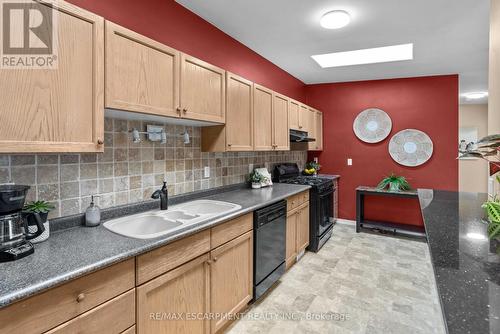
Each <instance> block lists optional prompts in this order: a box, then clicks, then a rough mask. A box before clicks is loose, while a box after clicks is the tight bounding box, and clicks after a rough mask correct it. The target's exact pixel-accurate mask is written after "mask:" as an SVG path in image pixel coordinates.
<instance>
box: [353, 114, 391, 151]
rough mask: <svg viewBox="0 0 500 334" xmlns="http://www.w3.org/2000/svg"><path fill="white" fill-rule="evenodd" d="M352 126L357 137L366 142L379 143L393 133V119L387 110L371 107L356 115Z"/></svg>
mask: <svg viewBox="0 0 500 334" xmlns="http://www.w3.org/2000/svg"><path fill="white" fill-rule="evenodd" d="M352 128H353V130H354V133H355V134H356V137H358V138H359V139H360V140H362V141H364V142H365V143H378V142H380V141H382V140H384V139H385V138H387V136H388V135H389V133H391V129H392V121H391V118H390V117H389V115H387V114H386V113H385V111H383V110H381V109H376V108H370V109H366V110H364V111H362V112H360V113H359V115H358V116H356V119H355V120H354V123H353V125H352Z"/></svg>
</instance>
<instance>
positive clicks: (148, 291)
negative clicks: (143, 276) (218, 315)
mask: <svg viewBox="0 0 500 334" xmlns="http://www.w3.org/2000/svg"><path fill="white" fill-rule="evenodd" d="M209 312H210V268H209V255H208V254H204V255H202V256H200V257H198V258H196V259H194V260H192V261H190V262H188V263H186V264H183V265H181V266H180V267H178V268H176V269H174V270H172V271H169V272H168V273H166V274H163V275H161V276H159V277H157V278H155V279H153V280H151V281H150V282H148V283H145V284H143V285H141V286H139V287H138V288H137V319H136V321H137V324H136V330H137V333H138V334H146V333H147V334H167V333H168V334H170V333H172V334H182V333H186V334H197V333H209V332H210V323H209V320H208V318H207V317H204V315H206V314H209Z"/></svg>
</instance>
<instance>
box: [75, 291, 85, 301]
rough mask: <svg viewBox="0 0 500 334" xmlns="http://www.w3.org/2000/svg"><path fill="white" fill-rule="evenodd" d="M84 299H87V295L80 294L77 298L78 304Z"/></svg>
mask: <svg viewBox="0 0 500 334" xmlns="http://www.w3.org/2000/svg"><path fill="white" fill-rule="evenodd" d="M84 299H85V294H84V293H80V294H78V296H77V297H76V302H77V303H81V302H82V301H83V300H84Z"/></svg>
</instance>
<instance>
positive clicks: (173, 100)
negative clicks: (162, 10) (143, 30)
mask: <svg viewBox="0 0 500 334" xmlns="http://www.w3.org/2000/svg"><path fill="white" fill-rule="evenodd" d="M179 70H180V53H179V52H178V51H176V50H174V49H172V48H170V47H168V46H165V45H163V44H161V43H159V42H156V41H154V40H152V39H149V38H147V37H144V36H142V35H139V34H138V33H136V32H133V31H131V30H128V29H125V28H123V27H121V26H119V25H117V24H114V23H112V22H109V21H106V107H107V108H115V109H121V110H128V111H135V112H143V113H148V114H155V115H160V116H170V117H178V116H179V110H178V107H179Z"/></svg>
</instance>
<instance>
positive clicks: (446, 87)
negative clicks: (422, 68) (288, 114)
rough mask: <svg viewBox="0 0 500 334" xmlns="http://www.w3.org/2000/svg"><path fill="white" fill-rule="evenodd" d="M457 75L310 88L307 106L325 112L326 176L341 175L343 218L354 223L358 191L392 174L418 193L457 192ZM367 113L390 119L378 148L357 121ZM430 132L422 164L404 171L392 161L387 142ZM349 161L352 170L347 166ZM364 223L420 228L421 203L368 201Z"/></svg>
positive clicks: (321, 155)
mask: <svg viewBox="0 0 500 334" xmlns="http://www.w3.org/2000/svg"><path fill="white" fill-rule="evenodd" d="M458 94H459V93H458V75H447V76H434V77H418V78H408V79H392V80H376V81H362V82H348V83H334V84H318V85H310V86H307V87H306V96H307V103H308V104H309V105H311V106H313V107H316V108H318V109H319V110H321V111H323V117H324V151H323V152H321V153H319V154H318V153H314V152H310V153H309V158H310V159H312V158H313V157H316V156H317V157H319V161H320V164H321V165H322V166H323V169H322V172H325V173H333V174H340V175H341V179H340V192H339V217H340V218H344V219H355V217H356V202H355V190H354V189H355V188H356V187H357V186H360V185H366V186H375V185H377V183H378V182H379V181H380V180H381V179H382V177H384V176H385V175H388V174H390V173H391V172H394V173H396V174H399V175H403V176H406V177H407V178H408V179H409V182H410V184H411V185H412V186H413V187H414V188H433V189H443V190H455V191H456V190H458V161H457V160H456V157H457V138H458ZM366 108H381V109H383V110H384V111H386V112H387V113H388V114H389V116H390V117H391V119H392V123H393V128H392V131H391V134H390V135H389V137H388V138H387V139H385V140H384V141H382V142H381V143H377V144H367V143H364V142H362V141H360V140H359V139H358V138H357V137H356V136H355V135H354V131H353V128H352V125H353V121H354V119H355V118H356V116H357V115H358V113H360V112H361V111H362V110H364V109H366ZM408 128H414V129H418V130H422V131H424V132H426V133H427V134H428V135H429V136H430V138H431V139H432V140H433V143H434V154H433V156H432V158H431V159H430V160H429V161H428V162H427V163H426V164H424V165H422V166H419V167H414V168H410V167H404V166H401V165H398V164H397V163H396V162H394V161H393V160H392V158H391V157H390V155H389V152H388V144H389V140H390V138H391V137H392V135H394V134H395V133H397V132H398V131H400V130H403V129H408ZM347 158H352V159H353V165H352V166H347ZM365 212H366V218H367V219H377V220H388V221H393V222H401V223H406V224H412V225H422V218H421V215H420V210H419V205H418V201H417V200H405V199H394V200H393V199H390V200H387V199H384V198H374V197H373V198H370V199H368V200H367V202H366V211H365Z"/></svg>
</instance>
